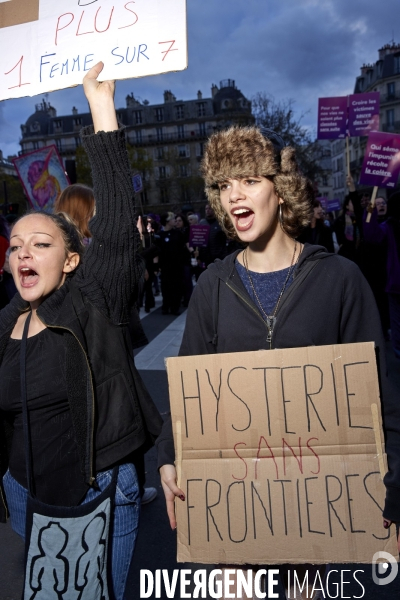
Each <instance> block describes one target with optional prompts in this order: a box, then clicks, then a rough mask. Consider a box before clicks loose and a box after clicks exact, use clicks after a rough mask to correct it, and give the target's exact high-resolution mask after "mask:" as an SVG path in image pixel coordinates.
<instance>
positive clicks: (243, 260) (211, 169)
mask: <svg viewBox="0 0 400 600" xmlns="http://www.w3.org/2000/svg"><path fill="white" fill-rule="evenodd" d="M202 170H203V176H204V179H205V184H206V193H207V197H208V201H209V203H210V206H211V207H212V209H213V211H214V213H215V215H216V216H217V218H218V221H219V223H220V225H221V227H222V228H223V229H224V231H225V233H226V234H227V235H228V236H229V237H230V238H231V239H234V240H237V241H240V242H242V243H244V244H245V245H246V248H245V249H244V250H238V251H236V252H234V253H233V254H230V255H229V256H227V257H226V258H225V259H224V260H222V261H216V262H214V263H212V264H211V265H209V267H208V269H207V270H206V271H205V272H204V273H203V274H202V275H201V277H200V278H199V281H198V284H197V286H196V287H195V289H194V292H193V295H192V298H191V301H190V305H189V309H188V315H187V320H186V327H185V331H184V335H183V340H182V345H181V349H180V355H182V356H187V355H200V354H213V353H216V352H218V353H219V352H243V351H254V350H272V349H274V348H296V347H304V346H318V345H327V344H346V343H352V342H365V341H374V342H375V344H376V347H377V353H378V357H379V361H380V374H381V383H382V386H383V387H384V386H385V385H386V368H385V343H384V340H383V337H382V330H381V327H380V322H379V315H378V313H377V310H376V306H375V302H374V298H373V295H372V292H371V290H370V288H369V286H368V284H367V283H366V281H365V279H364V277H363V276H362V274H361V272H360V271H359V269H358V267H357V266H356V265H355V264H354V263H352V262H350V261H349V260H347V259H345V258H343V257H341V256H337V255H335V254H331V253H328V252H326V250H325V248H322V247H321V246H317V245H310V244H304V245H303V244H302V243H300V242H298V241H296V237H297V235H298V234H299V232H300V231H301V229H302V228H303V227H305V226H307V225H308V223H309V222H310V219H311V216H312V200H313V192H312V185H311V183H310V182H309V181H308V180H307V179H305V177H303V176H302V174H301V173H300V171H299V168H298V166H297V163H296V158H295V151H294V149H293V148H290V147H285V145H284V143H283V140H282V139H281V138H280V136H278V135H277V134H276V133H275V132H273V131H271V130H265V129H263V128H258V127H243V128H242V127H231V128H229V129H227V130H225V131H221V132H217V133H215V134H214V135H212V136H211V138H210V140H209V142H208V144H207V147H206V151H205V156H204V160H203V163H202ZM384 413H385V414H384V418H385V425H386V434H387V447H386V449H387V453H388V456H389V467H390V470H389V472H388V474H387V475H386V478H385V483H386V486H387V498H386V507H385V510H384V516H385V518H386V519H387V520H393V521H397V522H400V493H399V492H400V460H399V459H400V435H399V432H400V413H399V409H398V407H397V403H396V401H395V398H394V397H392V396H389V395H386V396H385V395H384ZM157 446H158V455H159V466H160V473H161V480H162V485H163V488H164V492H165V497H166V504H167V512H168V515H169V520H170V524H171V527H172V528H175V527H176V520H175V512H174V500H175V497H179V498H180V499H181V500H185V496H184V492H183V491H182V490H181V489H179V488H178V487H177V484H176V472H175V467H174V459H175V455H174V446H173V437H172V428H171V420H169V421H166V422H165V423H164V427H163V432H162V434H161V435H160V437H159V438H158V440H157ZM245 560H246V557H245V556H244V557H243V561H244V562H245Z"/></svg>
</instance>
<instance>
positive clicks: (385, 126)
mask: <svg viewBox="0 0 400 600" xmlns="http://www.w3.org/2000/svg"><path fill="white" fill-rule="evenodd" d="M366 92H379V94H380V114H379V118H380V126H379V130H380V131H384V132H394V133H400V44H395V43H392V44H386V45H385V46H383V47H382V48H380V49H379V51H378V60H377V61H376V62H375V63H374V64H364V65H363V66H362V67H361V72H360V75H358V77H357V78H356V81H355V85H354V94H364V93H366ZM366 143H367V137H353V138H350V139H349V152H350V172H351V176H352V177H353V179H354V181H355V183H356V184H358V181H359V177H360V171H361V166H362V163H363V159H364V153H365V147H366ZM332 164H333V167H334V168H333V176H334V178H335V179H336V181H337V183H336V184H335V185H336V186H337V187H336V190H334V193H336V196H335V197H338V198H341V199H343V198H344V196H345V195H346V194H347V188H346V184H345V178H346V175H347V172H346V169H347V167H346V144H345V141H344V140H332ZM359 187H360V189H362V188H363V187H364V186H359ZM383 193H385V190H383Z"/></svg>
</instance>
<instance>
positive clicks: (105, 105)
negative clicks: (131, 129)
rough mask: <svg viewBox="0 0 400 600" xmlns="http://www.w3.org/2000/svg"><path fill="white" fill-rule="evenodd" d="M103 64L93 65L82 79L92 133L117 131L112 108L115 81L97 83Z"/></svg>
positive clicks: (115, 117)
mask: <svg viewBox="0 0 400 600" xmlns="http://www.w3.org/2000/svg"><path fill="white" fill-rule="evenodd" d="M103 67H104V63H102V62H101V61H100V62H98V63H97V65H94V67H92V68H91V69H90V71H88V72H87V73H86V75H85V77H84V78H83V89H84V92H85V96H86V98H87V100H88V102H89V106H90V112H91V113H92V118H93V125H94V131H95V133H97V132H98V131H114V130H115V129H118V123H117V116H116V114H115V107H114V93H115V81H113V80H109V81H101V82H100V81H97V78H98V76H99V75H100V73H101V72H102V70H103Z"/></svg>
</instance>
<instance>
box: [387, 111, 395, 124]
mask: <svg viewBox="0 0 400 600" xmlns="http://www.w3.org/2000/svg"><path fill="white" fill-rule="evenodd" d="M386 126H387V128H388V129H389V128H390V129H393V128H394V109H393V108H391V109H390V110H387V111H386Z"/></svg>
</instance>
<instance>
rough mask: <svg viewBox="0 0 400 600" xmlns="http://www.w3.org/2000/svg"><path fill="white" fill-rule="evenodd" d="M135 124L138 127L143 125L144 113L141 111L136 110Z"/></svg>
mask: <svg viewBox="0 0 400 600" xmlns="http://www.w3.org/2000/svg"><path fill="white" fill-rule="evenodd" d="M135 123H136V125H141V124H142V111H141V110H135Z"/></svg>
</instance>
